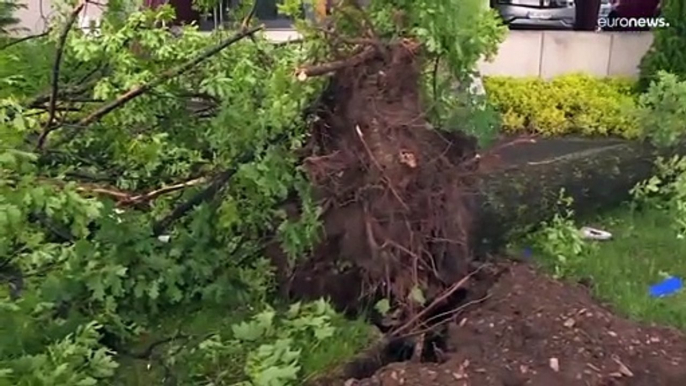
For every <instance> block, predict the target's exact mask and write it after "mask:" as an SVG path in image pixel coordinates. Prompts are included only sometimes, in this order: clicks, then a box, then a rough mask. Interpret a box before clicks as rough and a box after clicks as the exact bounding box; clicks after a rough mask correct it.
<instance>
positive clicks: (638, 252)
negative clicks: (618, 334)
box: [533, 207, 686, 330]
mask: <svg viewBox="0 0 686 386" xmlns="http://www.w3.org/2000/svg"><path fill="white" fill-rule="evenodd" d="M592 225H593V226H594V227H598V228H601V229H604V230H607V231H609V232H611V233H612V234H613V239H612V240H609V241H594V242H587V244H591V245H590V247H588V248H583V250H582V251H581V252H580V253H577V254H571V253H569V254H567V256H570V255H573V256H571V257H569V258H562V259H560V257H559V256H552V255H551V254H550V253H548V254H545V253H540V252H534V255H533V259H534V260H535V261H536V262H537V263H540V264H542V265H543V266H544V268H546V269H548V270H551V271H552V272H555V273H557V274H558V276H561V277H563V278H566V279H569V280H574V281H580V282H585V283H589V284H590V286H591V288H592V290H593V292H594V295H595V296H596V297H597V298H598V299H599V300H601V301H604V302H606V303H608V304H610V305H611V306H612V307H613V308H614V309H616V310H617V311H619V312H620V313H623V314H625V315H626V316H628V317H630V318H632V319H635V320H639V321H643V322H654V323H659V324H664V325H669V326H673V327H677V328H680V329H683V330H686V294H684V293H683V292H681V291H680V292H678V293H676V294H674V295H671V296H666V297H662V298H655V297H651V296H650V293H649V287H650V286H651V285H654V284H656V283H659V282H661V281H662V280H664V279H665V278H666V277H667V276H670V275H671V276H677V277H681V278H684V277H686V239H682V238H679V237H677V233H676V231H675V230H674V228H673V226H672V225H673V217H670V215H669V214H668V213H666V212H664V211H661V210H659V209H646V210H642V211H638V210H632V209H630V208H627V207H624V208H620V209H617V210H615V211H613V212H610V213H607V214H604V215H603V216H601V217H600V218H598V219H597V221H594V222H592ZM539 236H540V235H539ZM562 260H564V261H562Z"/></svg>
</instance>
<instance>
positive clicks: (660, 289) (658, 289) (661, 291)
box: [650, 276, 683, 298]
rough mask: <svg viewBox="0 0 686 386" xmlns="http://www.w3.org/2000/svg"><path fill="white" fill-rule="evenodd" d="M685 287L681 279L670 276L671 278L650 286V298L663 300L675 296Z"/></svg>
mask: <svg viewBox="0 0 686 386" xmlns="http://www.w3.org/2000/svg"><path fill="white" fill-rule="evenodd" d="M682 287H683V281H682V280H681V278H678V277H674V276H670V277H669V278H667V279H665V280H663V281H661V282H659V283H657V284H655V285H652V286H650V296H652V297H654V298H661V297H665V296H669V295H674V294H675V293H677V292H679V291H680V290H681V288H682Z"/></svg>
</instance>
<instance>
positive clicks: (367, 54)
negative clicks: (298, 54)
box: [296, 47, 378, 79]
mask: <svg viewBox="0 0 686 386" xmlns="http://www.w3.org/2000/svg"><path fill="white" fill-rule="evenodd" d="M377 54H378V51H377V50H376V49H375V48H373V47H367V48H365V49H364V50H362V52H361V53H359V54H357V55H354V56H351V57H349V58H347V59H343V60H336V61H333V62H328V63H322V64H318V65H313V66H306V67H301V68H299V69H298V70H297V72H296V75H297V76H298V79H307V78H308V77H311V76H321V75H326V74H328V73H331V72H336V71H339V70H342V69H344V68H347V67H354V66H357V65H359V64H360V63H363V62H365V61H367V60H369V59H371V58H373V57H374V55H377Z"/></svg>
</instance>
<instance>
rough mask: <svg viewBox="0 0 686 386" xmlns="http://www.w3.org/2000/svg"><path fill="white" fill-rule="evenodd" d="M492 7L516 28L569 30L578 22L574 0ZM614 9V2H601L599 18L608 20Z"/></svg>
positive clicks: (498, 2)
mask: <svg viewBox="0 0 686 386" xmlns="http://www.w3.org/2000/svg"><path fill="white" fill-rule="evenodd" d="M491 6H492V7H493V8H495V9H496V10H497V11H498V13H500V16H501V17H502V18H503V20H504V21H505V23H506V24H508V25H510V26H514V27H524V26H526V27H533V28H545V27H547V28H564V29H568V28H572V27H574V23H575V21H576V13H575V7H576V5H575V2H574V0H547V1H546V0H494V1H491ZM612 7H613V4H612V0H601V2H600V11H599V12H598V18H599V19H603V18H608V17H609V15H610V12H611V11H612V9H613V8H612Z"/></svg>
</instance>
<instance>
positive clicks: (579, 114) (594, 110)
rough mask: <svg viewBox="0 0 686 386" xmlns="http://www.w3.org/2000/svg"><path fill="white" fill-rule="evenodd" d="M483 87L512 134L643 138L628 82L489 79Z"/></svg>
mask: <svg viewBox="0 0 686 386" xmlns="http://www.w3.org/2000/svg"><path fill="white" fill-rule="evenodd" d="M485 87H486V91H487V94H488V98H489V100H490V101H491V103H492V104H493V105H494V106H495V107H496V108H497V109H498V111H499V112H500V114H501V115H502V117H501V119H502V126H503V130H505V131H506V132H509V133H531V134H540V135H564V134H583V135H603V136H605V135H617V136H622V137H625V138H636V137H638V136H639V130H638V126H637V124H636V120H635V115H634V114H632V111H633V108H634V107H635V100H636V96H635V94H634V83H633V82H632V81H630V80H628V79H621V78H608V79H599V78H594V77H591V76H587V75H580V74H575V75H565V76H561V77H558V78H555V79H553V80H551V81H546V80H542V79H539V78H511V77H489V78H487V79H486V80H485Z"/></svg>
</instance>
